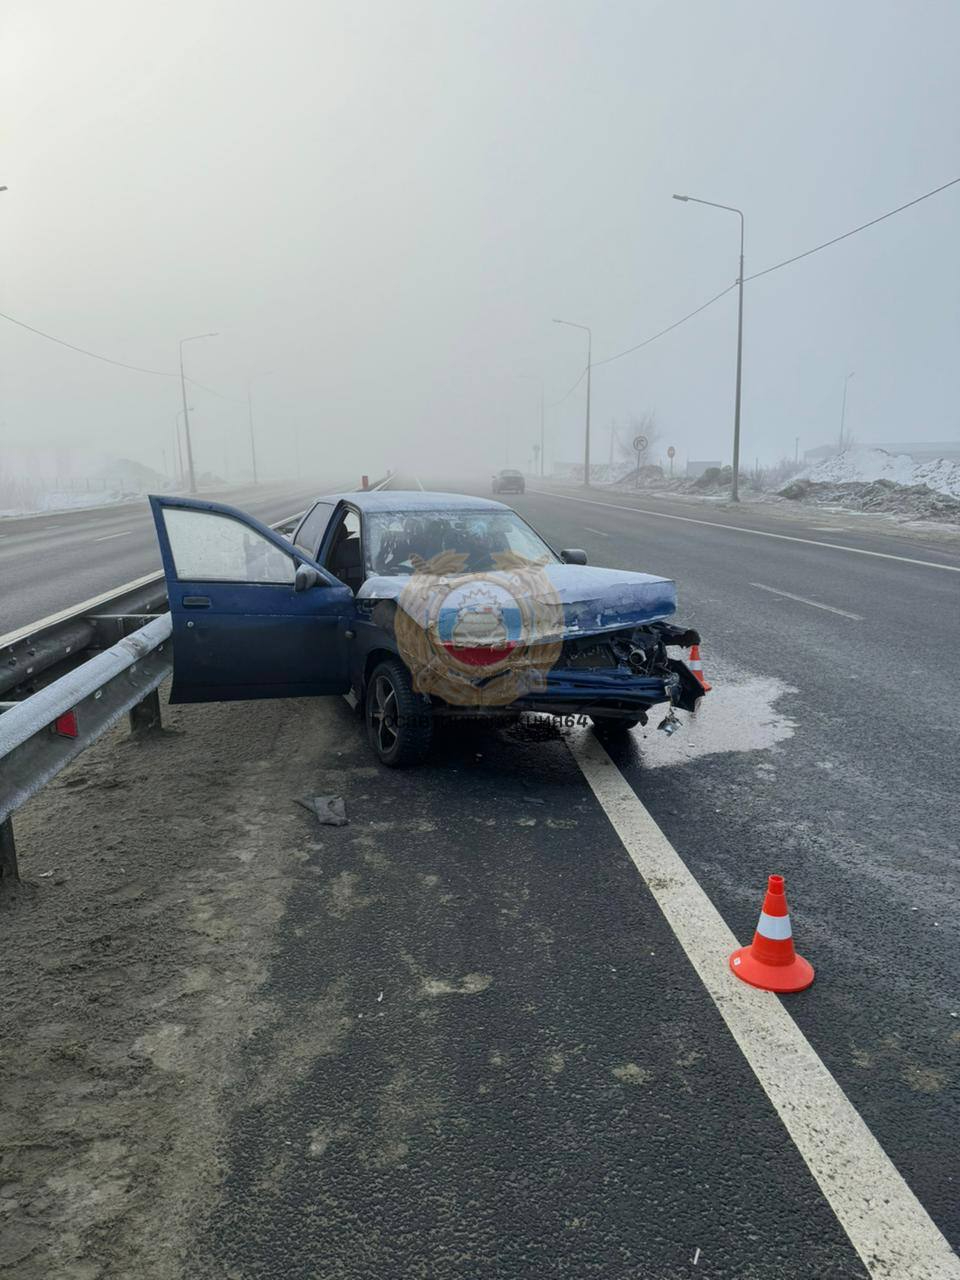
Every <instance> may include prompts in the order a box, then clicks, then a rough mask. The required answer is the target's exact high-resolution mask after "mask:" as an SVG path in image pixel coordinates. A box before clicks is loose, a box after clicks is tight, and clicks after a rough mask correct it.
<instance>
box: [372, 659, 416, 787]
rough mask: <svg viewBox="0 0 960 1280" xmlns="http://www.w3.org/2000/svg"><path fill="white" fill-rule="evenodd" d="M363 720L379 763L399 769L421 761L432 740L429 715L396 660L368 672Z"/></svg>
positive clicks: (402, 667) (384, 662) (388, 660)
mask: <svg viewBox="0 0 960 1280" xmlns="http://www.w3.org/2000/svg"><path fill="white" fill-rule="evenodd" d="M363 718H364V721H365V723H366V726H367V741H368V742H369V743H370V745H371V747H372V748H373V750H374V751H375V753H376V755H377V758H378V759H379V761H380V763H381V764H385V765H387V766H388V767H389V768H391V769H399V768H403V766H405V765H411V764H419V763H420V762H421V761H422V760H423V759H425V757H426V755H427V753H428V752H429V750H430V744H431V742H432V741H433V713H432V711H431V709H430V704H429V703H428V702H427V701H426V700H425V699H424V698H421V697H419V696H418V694H416V693H415V692H414V688H413V681H412V680H411V679H410V672H409V671H408V670H407V668H406V667H405V666H404V665H403V663H402V662H401V661H400V659H399V658H386V659H384V661H383V662H379V663H377V665H376V666H375V667H374V669H373V671H372V672H371V673H370V679H369V680H368V681H367V688H366V695H365V698H364V708H363Z"/></svg>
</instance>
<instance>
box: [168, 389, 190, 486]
mask: <svg viewBox="0 0 960 1280" xmlns="http://www.w3.org/2000/svg"><path fill="white" fill-rule="evenodd" d="M190 407H191V409H192V408H193V405H191V406H190ZM182 417H183V410H182V409H178V410H177V416H176V417H175V418H174V420H173V434H174V439H175V440H176V442H177V452H176V453H175V454H174V462H176V463H177V465H178V466H179V469H180V471H179V474H180V483H181V484H183V479H184V467H183V445H182V444H181V443H180V419H181V418H182Z"/></svg>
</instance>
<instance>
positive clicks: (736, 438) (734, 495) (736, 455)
mask: <svg viewBox="0 0 960 1280" xmlns="http://www.w3.org/2000/svg"><path fill="white" fill-rule="evenodd" d="M673 198H674V200H683V201H684V202H686V201H690V202H691V203H693V204H706V205H709V206H710V208H711V209H726V211H727V212H728V213H735V214H736V215H737V217H738V218H739V219H740V275H739V276H738V278H737V285H738V306H737V397H736V403H735V406H734V410H733V488H732V490H731V492H730V500H731V502H739V501H740V486H739V479H740V370H741V365H742V360H743V212H742V210H740V209H737V208H735V207H734V206H733V205H732V204H716V203H715V202H714V201H713V200H700V199H698V197H697V196H677V195H675V196H674V197H673Z"/></svg>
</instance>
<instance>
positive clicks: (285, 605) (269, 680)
mask: <svg viewBox="0 0 960 1280" xmlns="http://www.w3.org/2000/svg"><path fill="white" fill-rule="evenodd" d="M150 506H151V509H152V511H153V518H154V521H155V522H156V526H157V537H158V538H159V541H160V554H161V556H162V559H163V571H164V574H165V575H166V579H167V597H168V599H169V602H170V613H171V615H172V618H173V691H172V693H171V695H170V701H171V702H226V701H232V700H234V699H239V698H299V697H304V696H307V695H311V694H335V693H345V692H346V691H347V689H348V688H349V683H350V682H349V679H348V677H347V641H346V636H345V632H346V631H347V629H348V627H349V625H350V622H351V621H352V619H353V616H354V602H353V593H352V592H351V591H350V589H349V587H346V586H344V585H343V584H342V583H341V582H339V581H338V580H337V579H336V578H334V577H333V576H332V575H331V574H330V573H329V572H328V571H327V570H326V569H323V568H321V566H320V565H318V564H317V563H316V562H315V561H313V560H311V559H310V557H309V556H307V555H306V554H305V553H304V552H303V551H301V549H300V548H299V547H297V548H294V547H293V546H292V545H291V544H290V543H289V542H287V541H286V539H284V538H282V537H281V536H280V534H278V533H275V532H274V531H273V530H272V529H269V528H268V527H267V526H266V525H264V524H261V523H260V521H259V520H255V519H254V518H253V517H252V516H248V515H244V514H243V512H241V511H236V510H234V509H233V508H232V507H225V506H222V505H221V504H220V503H217V502H202V501H199V500H197V499H191V498H155V497H151V499H150Z"/></svg>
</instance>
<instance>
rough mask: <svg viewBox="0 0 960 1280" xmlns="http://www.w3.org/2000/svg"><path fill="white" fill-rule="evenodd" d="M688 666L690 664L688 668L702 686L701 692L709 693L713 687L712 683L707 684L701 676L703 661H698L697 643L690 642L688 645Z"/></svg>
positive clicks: (698, 650) (698, 649)
mask: <svg viewBox="0 0 960 1280" xmlns="http://www.w3.org/2000/svg"><path fill="white" fill-rule="evenodd" d="M689 666H690V670H691V671H692V672H693V674H694V675H695V676H696V677H697V679H698V680H699V681H700V684H701V686H702V687H703V692H704V693H709V692H710V690H711V689H712V688H713V685H711V684H707V682H706V680H705V679H704V677H703V663H702V662H701V661H700V646H699V645H698V644H692V645H691V646H690V663H689Z"/></svg>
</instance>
